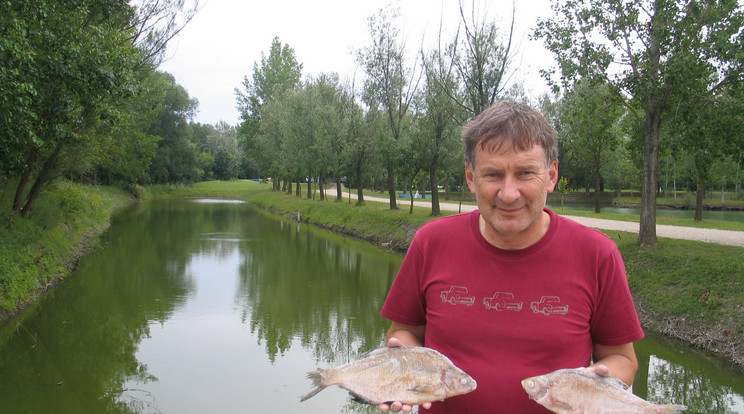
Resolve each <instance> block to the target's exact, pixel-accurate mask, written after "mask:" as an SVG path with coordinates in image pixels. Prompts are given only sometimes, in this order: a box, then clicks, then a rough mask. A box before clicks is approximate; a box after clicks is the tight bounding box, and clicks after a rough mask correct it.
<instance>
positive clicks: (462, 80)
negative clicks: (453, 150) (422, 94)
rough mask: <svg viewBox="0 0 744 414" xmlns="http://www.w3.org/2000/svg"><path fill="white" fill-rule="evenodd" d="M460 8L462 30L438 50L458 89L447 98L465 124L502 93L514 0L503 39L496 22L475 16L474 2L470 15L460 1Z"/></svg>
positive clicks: (508, 66)
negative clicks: (445, 61)
mask: <svg viewBox="0 0 744 414" xmlns="http://www.w3.org/2000/svg"><path fill="white" fill-rule="evenodd" d="M459 7H460V19H461V24H462V26H461V27H462V32H460V30H458V32H457V34H456V35H455V38H454V40H453V41H452V43H451V44H450V45H448V46H447V48H446V51H445V52H444V53H443V52H441V51H440V52H438V53H439V54H440V55H442V54H445V55H446V56H448V59H449V61H450V62H451V65H452V66H451V68H452V70H454V75H455V76H456V78H457V80H458V85H459V86H460V88H461V89H457V88H452V89H448V91H450V92H449V94H450V98H451V99H452V100H453V101H454V102H455V103H456V104H457V105H458V106H459V107H460V108H461V109H462V110H463V111H464V112H463V113H464V117H458V118H457V119H458V121H459V122H460V123H462V124H464V123H465V122H467V121H468V120H469V119H472V118H473V117H475V116H476V115H478V114H480V113H481V112H483V110H485V109H486V108H488V107H489V106H491V105H492V104H493V103H494V102H496V100H498V99H500V98H502V97H503V96H504V94H505V91H506V86H507V85H508V80H509V78H510V76H511V74H512V73H511V70H512V68H511V65H512V62H513V59H514V52H513V51H512V41H513V36H514V23H515V18H514V13H515V11H516V1H515V2H514V5H513V6H512V17H511V22H510V24H509V29H508V31H507V32H506V33H505V34H504V35H503V39H502V35H501V33H500V32H499V27H498V25H497V24H496V22H494V21H492V22H487V21H486V19H485V16H483V17H482V18H481V17H478V14H477V11H476V8H475V2H473V7H472V10H471V14H470V18H468V17H466V15H465V9H464V7H463V5H462V2H460V5H459ZM439 59H442V58H441V57H440V58H439Z"/></svg>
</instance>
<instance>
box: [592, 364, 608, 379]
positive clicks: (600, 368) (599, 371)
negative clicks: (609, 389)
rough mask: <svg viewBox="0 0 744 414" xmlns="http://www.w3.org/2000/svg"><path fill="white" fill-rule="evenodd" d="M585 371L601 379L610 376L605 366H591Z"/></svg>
mask: <svg viewBox="0 0 744 414" xmlns="http://www.w3.org/2000/svg"><path fill="white" fill-rule="evenodd" d="M587 370H588V371H591V372H593V373H595V374H597V375H601V376H603V377H606V376H608V375H610V369H609V368H608V367H607V366H606V365H602V364H597V365H592V366H590V367H588V368H587Z"/></svg>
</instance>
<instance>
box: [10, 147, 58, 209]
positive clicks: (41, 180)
mask: <svg viewBox="0 0 744 414" xmlns="http://www.w3.org/2000/svg"><path fill="white" fill-rule="evenodd" d="M64 146H65V145H64V143H62V142H60V143H58V144H57V147H56V148H54V152H52V154H51V155H50V156H49V158H47V160H46V161H45V162H44V166H43V167H42V169H41V172H39V176H38V177H37V178H36V182H34V185H33V186H32V187H31V191H30V192H29V193H28V196H27V197H26V202H25V203H23V207H22V208H21V216H22V217H26V215H28V213H29V211H31V206H32V205H33V204H34V201H36V198H37V197H38V196H39V193H40V192H41V189H42V188H43V187H44V184H46V182H47V181H48V180H49V177H50V176H51V174H52V171H53V170H54V164H56V163H57V158H59V154H60V153H61V152H62V148H64Z"/></svg>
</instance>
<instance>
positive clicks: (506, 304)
mask: <svg viewBox="0 0 744 414" xmlns="http://www.w3.org/2000/svg"><path fill="white" fill-rule="evenodd" d="M522 303H523V302H520V301H516V300H514V294H513V293H511V292H496V293H494V294H493V296H491V297H490V298H484V299H483V305H485V306H486V309H496V310H497V311H499V312H501V311H503V310H510V311H514V312H519V311H521V310H522Z"/></svg>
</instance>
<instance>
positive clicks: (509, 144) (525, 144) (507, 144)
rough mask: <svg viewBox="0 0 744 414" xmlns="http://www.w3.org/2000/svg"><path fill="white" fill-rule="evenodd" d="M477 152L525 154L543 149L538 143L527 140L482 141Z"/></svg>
mask: <svg viewBox="0 0 744 414" xmlns="http://www.w3.org/2000/svg"><path fill="white" fill-rule="evenodd" d="M478 150H479V151H482V152H486V153H489V154H493V153H508V152H512V153H527V152H537V151H535V150H538V151H544V148H543V146H542V145H541V144H539V143H533V142H530V141H528V140H527V139H523V140H513V139H512V140H505V139H493V138H492V139H489V140H484V141H483V142H482V143H481V145H479V146H478Z"/></svg>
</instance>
